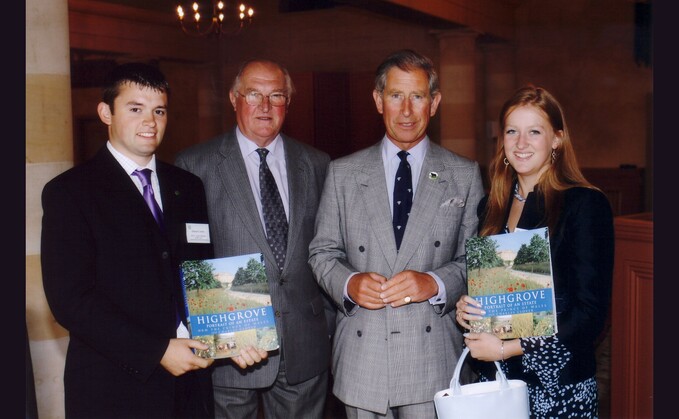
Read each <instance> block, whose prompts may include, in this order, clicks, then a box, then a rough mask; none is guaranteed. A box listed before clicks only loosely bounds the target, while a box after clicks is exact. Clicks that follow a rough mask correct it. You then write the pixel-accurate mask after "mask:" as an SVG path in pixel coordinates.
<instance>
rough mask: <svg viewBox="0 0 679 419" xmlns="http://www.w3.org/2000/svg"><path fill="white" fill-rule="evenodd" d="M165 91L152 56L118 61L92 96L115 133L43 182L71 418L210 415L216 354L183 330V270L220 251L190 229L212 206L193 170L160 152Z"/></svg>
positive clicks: (50, 287)
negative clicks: (65, 338)
mask: <svg viewBox="0 0 679 419" xmlns="http://www.w3.org/2000/svg"><path fill="white" fill-rule="evenodd" d="M168 93H169V84H168V82H167V81H166V79H165V77H164V75H163V74H162V73H161V72H160V71H159V70H158V69H156V68H155V67H152V66H150V65H146V64H141V63H128V64H123V65H120V66H118V67H117V68H115V69H114V70H113V71H112V72H111V74H110V75H109V78H108V80H107V84H106V86H105V88H104V95H103V100H102V102H100V103H99V105H98V107H97V111H98V114H99V117H100V118H101V120H102V122H103V123H104V124H106V125H107V126H108V136H109V140H108V142H107V143H106V145H105V146H104V147H102V148H101V150H100V151H99V152H98V153H97V154H96V155H95V156H94V157H93V158H92V159H91V160H89V161H87V162H85V163H83V164H81V165H79V166H76V167H74V168H71V169H70V170H67V171H66V172H64V173H62V174H60V175H59V176H57V177H55V178H54V179H52V180H51V181H50V182H48V183H47V184H46V185H45V187H44V189H43V192H42V205H43V211H44V215H43V221H42V240H41V246H42V247H41V258H42V260H41V261H42V271H43V284H44V288H45V295H46V296H47V301H48V303H49V305H50V308H51V310H52V312H53V314H54V317H55V318H56V320H57V321H58V322H59V323H60V324H61V325H62V326H64V327H65V328H66V329H68V331H69V335H70V341H69V346H68V352H67V355H66V366H65V371H64V392H65V409H66V417H67V418H102V417H110V418H180V417H181V418H184V417H185V418H197V417H212V415H213V402H212V399H211V392H209V391H207V390H209V389H210V387H211V383H210V381H209V378H210V376H209V372H210V371H209V369H208V370H206V369H205V368H207V367H209V366H210V365H211V363H212V360H207V359H202V358H200V357H198V356H196V355H195V354H194V353H193V349H196V348H200V349H205V348H207V345H204V344H203V343H201V342H198V341H196V340H192V339H188V333H187V330H186V327H185V323H186V320H185V315H184V310H183V297H182V291H181V284H180V276H179V270H178V269H179V263H180V262H181V261H182V260H185V259H202V258H210V257H212V255H213V253H212V245H211V243H209V240H205V239H204V237H200V236H201V235H200V234H198V235H197V234H193V233H191V232H190V231H189V230H191V231H195V230H200V231H203V232H207V231H209V226H208V218H207V206H206V199H205V192H204V189H203V184H202V182H201V181H200V179H199V178H198V177H196V176H194V175H192V174H191V173H188V172H186V171H184V170H182V169H179V168H177V167H174V166H172V165H170V164H167V163H163V162H161V161H159V160H157V159H156V157H155V154H154V153H155V151H156V149H157V148H158V146H159V145H160V143H161V141H162V139H163V134H164V132H165V127H166V124H167V112H168ZM142 169H147V170H146V171H145V172H143V173H146V175H147V176H141V175H140V174H137V170H142ZM148 170H150V171H151V172H150V173H149V171H148ZM149 175H150V176H149ZM147 184H148V185H147ZM149 188H150V189H149ZM150 207H153V210H151V208H150ZM152 211H158V212H159V213H158V214H155V215H154V213H153V212H152ZM156 217H157V219H156ZM189 226H190V227H191V229H189V228H188V227H189Z"/></svg>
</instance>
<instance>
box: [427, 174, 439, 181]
mask: <svg viewBox="0 0 679 419" xmlns="http://www.w3.org/2000/svg"><path fill="white" fill-rule="evenodd" d="M438 177H439V174H438V173H436V172H429V179H431V180H436V179H438Z"/></svg>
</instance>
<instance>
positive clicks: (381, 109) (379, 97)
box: [373, 90, 384, 113]
mask: <svg viewBox="0 0 679 419" xmlns="http://www.w3.org/2000/svg"><path fill="white" fill-rule="evenodd" d="M373 99H375V106H377V112H379V113H382V112H384V102H383V100H382V95H381V94H380V92H378V91H377V90H373Z"/></svg>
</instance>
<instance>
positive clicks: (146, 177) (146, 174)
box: [132, 169, 163, 229]
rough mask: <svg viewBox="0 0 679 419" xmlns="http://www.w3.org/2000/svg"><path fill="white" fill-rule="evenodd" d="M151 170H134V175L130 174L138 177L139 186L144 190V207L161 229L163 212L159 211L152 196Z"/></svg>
mask: <svg viewBox="0 0 679 419" xmlns="http://www.w3.org/2000/svg"><path fill="white" fill-rule="evenodd" d="M151 173H152V171H151V169H142V170H135V171H134V173H132V174H133V175H134V176H136V177H138V178H139V180H141V185H142V186H143V188H144V201H146V205H148V206H149V208H150V209H151V214H153V218H155V219H156V222H157V223H158V225H159V226H160V228H161V229H162V228H163V211H162V210H161V209H160V206H158V202H156V198H155V197H154V196H153V186H152V185H151Z"/></svg>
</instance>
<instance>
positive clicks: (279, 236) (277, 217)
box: [257, 148, 288, 270]
mask: <svg viewBox="0 0 679 419" xmlns="http://www.w3.org/2000/svg"><path fill="white" fill-rule="evenodd" d="M268 153H269V150H267V149H266V148H258V149H257V154H259V160H260V163H259V188H260V193H261V197H262V213H263V215H264V224H265V225H266V239H267V240H268V242H269V246H270V247H271V250H272V251H273V254H274V256H275V257H276V263H277V264H278V268H279V269H281V270H283V264H284V263H285V251H286V248H287V245H288V219H287V218H286V216H285V208H283V201H282V200H281V195H280V194H279V193H278V187H277V186H276V180H275V179H274V177H273V175H272V174H271V171H270V170H269V165H268V164H267V163H266V155H267V154H268Z"/></svg>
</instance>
